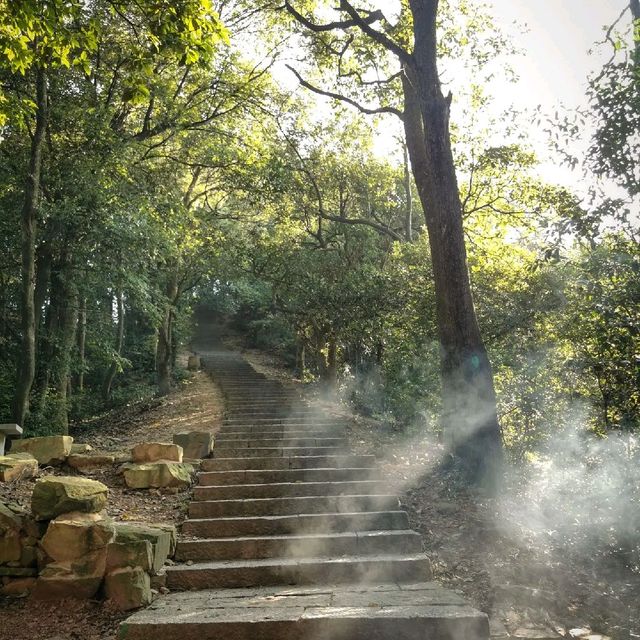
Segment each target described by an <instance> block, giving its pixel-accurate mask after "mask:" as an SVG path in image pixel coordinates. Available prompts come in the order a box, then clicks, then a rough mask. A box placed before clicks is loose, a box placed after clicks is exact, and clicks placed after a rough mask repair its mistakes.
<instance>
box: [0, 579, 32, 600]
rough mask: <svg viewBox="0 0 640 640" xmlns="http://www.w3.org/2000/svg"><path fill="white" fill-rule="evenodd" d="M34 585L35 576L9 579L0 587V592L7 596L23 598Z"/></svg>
mask: <svg viewBox="0 0 640 640" xmlns="http://www.w3.org/2000/svg"><path fill="white" fill-rule="evenodd" d="M35 585H36V579H35V578H17V579H16V580H11V582H8V583H7V584H5V585H4V586H3V587H2V588H1V589H0V594H2V595H3V596H6V597H8V598H24V597H25V596H28V595H29V593H30V592H31V591H32V590H33V588H34V587H35Z"/></svg>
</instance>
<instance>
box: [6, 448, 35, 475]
mask: <svg viewBox="0 0 640 640" xmlns="http://www.w3.org/2000/svg"><path fill="white" fill-rule="evenodd" d="M36 473H38V461H37V460H36V459H35V458H34V457H33V456H32V455H31V454H30V453H10V454H9V455H6V456H0V482H11V481H13V480H19V479H22V478H33V476H35V475H36Z"/></svg>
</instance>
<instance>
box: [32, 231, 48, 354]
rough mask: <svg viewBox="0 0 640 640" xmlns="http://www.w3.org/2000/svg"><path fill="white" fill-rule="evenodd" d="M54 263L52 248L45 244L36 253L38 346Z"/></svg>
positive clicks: (36, 325)
mask: <svg viewBox="0 0 640 640" xmlns="http://www.w3.org/2000/svg"><path fill="white" fill-rule="evenodd" d="M52 263H53V252H52V247H51V244H50V243H49V242H45V243H44V244H42V245H41V246H40V247H39V248H38V250H37V251H36V276H35V277H36V280H35V289H34V293H33V304H34V309H35V311H34V313H35V332H36V345H37V342H38V339H39V335H40V328H41V324H42V315H43V313H42V310H43V308H44V303H45V300H46V299H47V293H48V292H49V285H50V282H51V266H52Z"/></svg>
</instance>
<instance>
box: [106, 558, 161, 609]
mask: <svg viewBox="0 0 640 640" xmlns="http://www.w3.org/2000/svg"><path fill="white" fill-rule="evenodd" d="M105 591H106V594H107V598H109V600H111V601H112V602H113V603H114V604H115V605H116V606H117V607H118V608H119V609H121V610H123V611H130V610H131V609H139V608H140V607H144V606H146V605H148V604H150V603H151V584H150V580H149V574H148V573H146V572H145V571H144V570H143V569H141V568H140V567H126V568H124V569H116V570H115V571H112V572H111V573H109V574H108V575H107V577H106V579H105Z"/></svg>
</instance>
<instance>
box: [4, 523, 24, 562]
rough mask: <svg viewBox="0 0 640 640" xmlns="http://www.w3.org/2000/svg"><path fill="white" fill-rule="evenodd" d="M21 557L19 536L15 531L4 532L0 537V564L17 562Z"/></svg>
mask: <svg viewBox="0 0 640 640" xmlns="http://www.w3.org/2000/svg"><path fill="white" fill-rule="evenodd" d="M21 555H22V544H21V542H20V534H19V533H17V532H15V531H5V532H4V533H3V534H1V537H0V564H5V563H7V562H18V561H19V560H20V556H21Z"/></svg>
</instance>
